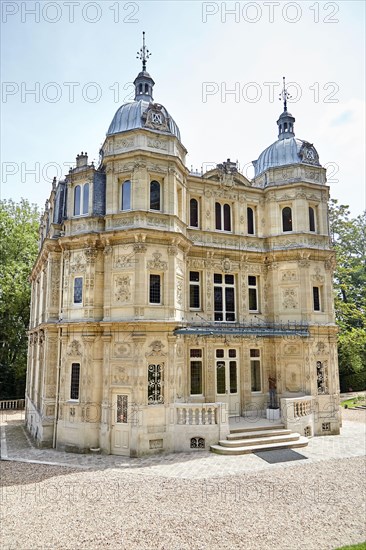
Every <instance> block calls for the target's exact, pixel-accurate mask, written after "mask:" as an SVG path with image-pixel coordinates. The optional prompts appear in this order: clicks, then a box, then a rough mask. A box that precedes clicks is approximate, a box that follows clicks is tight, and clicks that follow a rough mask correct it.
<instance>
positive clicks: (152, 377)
mask: <svg viewBox="0 0 366 550" xmlns="http://www.w3.org/2000/svg"><path fill="white" fill-rule="evenodd" d="M162 367H163V366H162V365H149V367H148V384H147V386H148V390H147V398H148V403H149V405H155V404H160V403H164V399H163V389H162V386H163V379H162V371H163V368H162Z"/></svg>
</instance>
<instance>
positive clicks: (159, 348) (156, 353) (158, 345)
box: [146, 340, 167, 357]
mask: <svg viewBox="0 0 366 550" xmlns="http://www.w3.org/2000/svg"><path fill="white" fill-rule="evenodd" d="M149 347H150V348H152V349H151V352H150V353H147V354H146V357H161V356H166V355H167V354H166V353H164V352H163V348H164V347H165V346H164V344H163V343H162V342H161V341H160V340H154V341H153V342H151V344H149Z"/></svg>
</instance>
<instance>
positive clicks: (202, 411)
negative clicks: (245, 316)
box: [175, 403, 219, 426]
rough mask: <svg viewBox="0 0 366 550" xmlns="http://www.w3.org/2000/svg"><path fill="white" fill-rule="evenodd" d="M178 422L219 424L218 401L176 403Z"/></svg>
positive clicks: (182, 423)
mask: <svg viewBox="0 0 366 550" xmlns="http://www.w3.org/2000/svg"><path fill="white" fill-rule="evenodd" d="M175 408H176V424H180V425H189V426H200V425H206V426H207V425H210V424H219V419H218V404H217V403H203V404H201V403H198V404H193V403H182V404H180V403H179V404H176V405H175Z"/></svg>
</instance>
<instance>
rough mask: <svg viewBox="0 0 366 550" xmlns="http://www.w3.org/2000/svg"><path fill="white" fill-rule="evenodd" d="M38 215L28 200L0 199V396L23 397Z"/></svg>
mask: <svg viewBox="0 0 366 550" xmlns="http://www.w3.org/2000/svg"><path fill="white" fill-rule="evenodd" d="M39 217H40V213H39V211H38V208H37V206H36V205H31V204H29V202H28V201H27V200H24V199H21V201H20V203H19V204H17V203H15V202H13V201H12V200H9V201H7V200H2V201H0V399H14V398H22V397H23V396H24V391H25V374H26V368H27V329H28V326H29V305H30V284H29V280H28V278H29V275H30V272H31V269H32V266H33V264H34V261H35V259H36V257H37V253H38V226H39Z"/></svg>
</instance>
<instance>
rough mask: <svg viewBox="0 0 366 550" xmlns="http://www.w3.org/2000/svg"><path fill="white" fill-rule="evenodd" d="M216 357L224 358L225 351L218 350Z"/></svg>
mask: <svg viewBox="0 0 366 550" xmlns="http://www.w3.org/2000/svg"><path fill="white" fill-rule="evenodd" d="M216 357H224V350H223V349H217V350H216Z"/></svg>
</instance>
